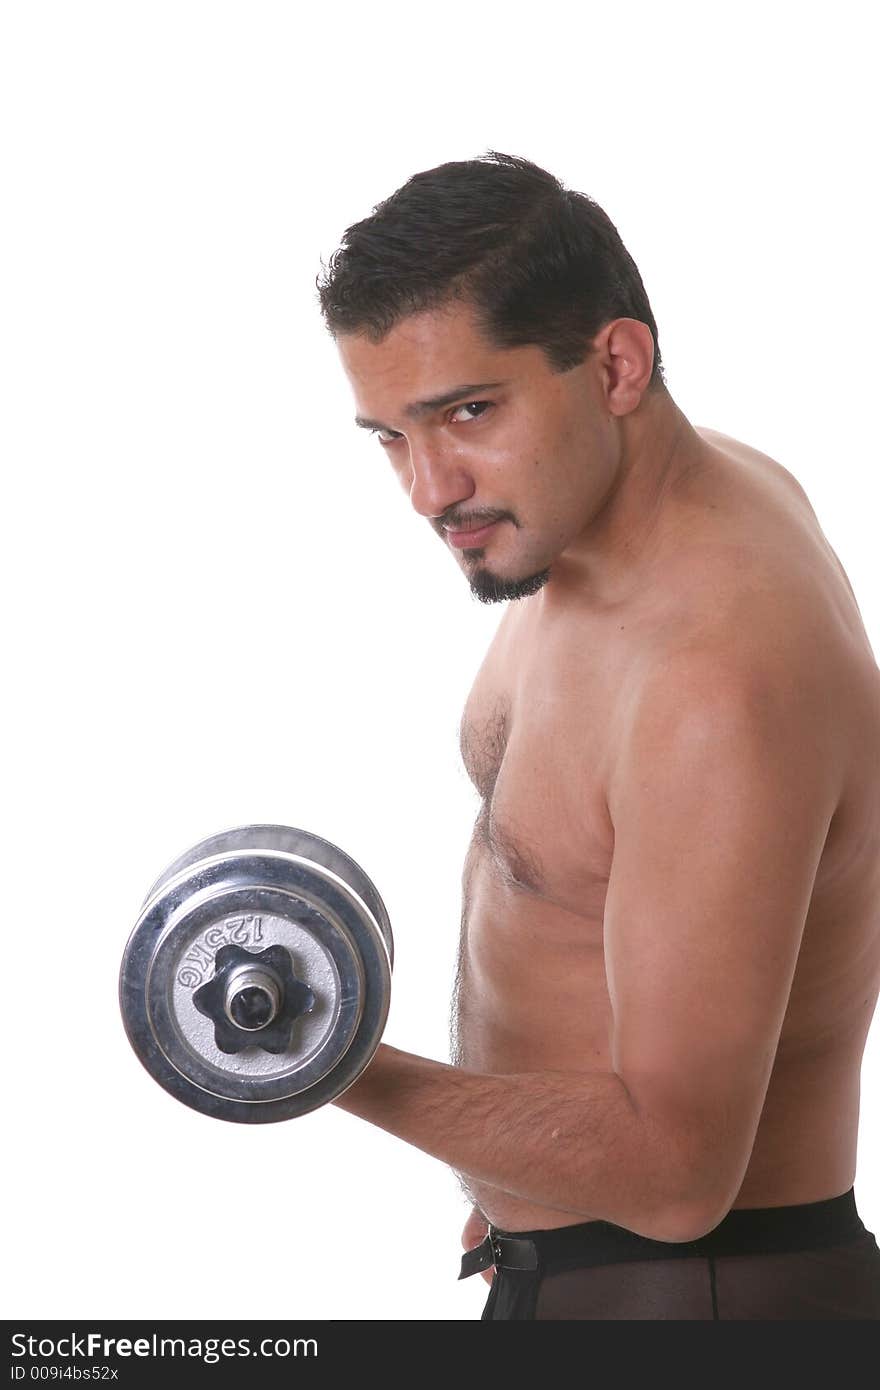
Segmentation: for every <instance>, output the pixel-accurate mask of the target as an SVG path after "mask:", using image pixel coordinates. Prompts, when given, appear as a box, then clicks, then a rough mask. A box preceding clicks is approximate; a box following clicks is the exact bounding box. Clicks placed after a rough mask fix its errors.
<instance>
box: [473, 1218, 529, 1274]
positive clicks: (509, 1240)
mask: <svg viewBox="0 0 880 1390" xmlns="http://www.w3.org/2000/svg"><path fill="white" fill-rule="evenodd" d="M490 1265H494V1266H495V1268H496V1269H537V1268H538V1252H537V1250H536V1248H535V1242H534V1241H533V1240H526V1239H523V1238H521V1237H519V1236H500V1235H498V1233H497V1232H496V1231H494V1230H493V1229H492V1227H491V1226H490V1227H489V1230H488V1232H487V1234H486V1235H485V1237H484V1238H483V1240H481V1241H480V1243H479V1245H475V1246H474V1248H473V1250H466V1251H465V1253H464V1254H463V1255H462V1258H461V1273H460V1274H459V1276H458V1277H459V1279H467V1278H469V1277H470V1275H471V1274H479V1272H480V1270H481V1269H488V1268H489V1266H490Z"/></svg>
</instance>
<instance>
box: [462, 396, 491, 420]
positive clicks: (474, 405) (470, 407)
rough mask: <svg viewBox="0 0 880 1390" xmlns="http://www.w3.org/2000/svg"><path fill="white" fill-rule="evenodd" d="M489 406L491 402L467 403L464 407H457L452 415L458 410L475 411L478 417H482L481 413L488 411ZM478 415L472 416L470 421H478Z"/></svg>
mask: <svg viewBox="0 0 880 1390" xmlns="http://www.w3.org/2000/svg"><path fill="white" fill-rule="evenodd" d="M491 404H492V402H491V401H467V402H466V403H465V404H464V405H457V406H456V407H455V410H454V411H453V412H452V413H453V415H457V414H458V412H459V411H460V410H474V409H477V410H479V412H480V415H482V413H483V411H484V410H488V409H489V407H490V405H491ZM480 415H472V416H471V417H470V418H471V419H472V420H479V418H480Z"/></svg>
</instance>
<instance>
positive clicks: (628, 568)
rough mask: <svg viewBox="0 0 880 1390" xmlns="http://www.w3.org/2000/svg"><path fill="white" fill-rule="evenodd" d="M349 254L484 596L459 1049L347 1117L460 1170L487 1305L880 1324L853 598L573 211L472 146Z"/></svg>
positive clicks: (379, 216)
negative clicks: (491, 618) (705, 412)
mask: <svg viewBox="0 0 880 1390" xmlns="http://www.w3.org/2000/svg"><path fill="white" fill-rule="evenodd" d="M573 209H574V211H573ZM554 228H559V229H561V231H560V232H559V233H558V234H557V232H556V231H554ZM346 237H347V244H346V249H345V250H344V251H342V252H340V253H337V256H336V257H335V258H334V262H333V266H332V272H331V274H330V275H329V276H328V277H327V279H326V280H325V282H324V284H323V285H322V286H321V305H322V311H323V312H324V314H325V318H326V320H327V324H328V327H329V328H330V331H331V332H332V334H333V336H334V339H335V341H336V343H337V346H338V349H339V353H340V356H341V360H342V364H343V367H344V369H345V372H346V374H347V376H348V379H349V381H350V383H351V385H352V388H353V392H354V396H355V401H356V406H357V416H358V420H357V422H358V424H360V425H362V426H364V427H366V428H368V429H371V430H373V431H374V432H376V433H378V439H379V446H380V447H382V448H383V449H384V450H385V451H386V452H387V457H388V461H389V463H390V465H391V467H392V469H393V470H394V472H395V474H396V476H397V478H398V480H399V482H400V484H401V486H402V487H403V488H404V490H405V491H406V493H407V494H408V496H409V500H410V502H411V504H412V506H413V507H414V509H415V511H416V512H417V513H418V514H419V515H420V516H421V517H423V518H424V519H425V520H426V521H427V523H428V525H429V526H430V527H431V528H432V530H433V531H434V532H435V534H436V536H437V537H438V538H439V540H440V542H441V543H442V544H444V545H445V546H446V547H447V548H448V550H449V552H450V555H451V556H452V557H454V560H455V562H456V563H457V564H458V565H459V567H460V569H461V571H462V574H463V576H464V577H465V578H466V579H467V580H468V582H469V583H470V586H471V589H472V591H473V592H474V594H475V595H477V597H479V598H481V599H483V600H485V601H496V600H507V606H506V608H505V609H504V610H503V615H502V618H501V621H500V624H499V626H498V629H497V632H496V635H495V637H494V640H493V641H492V643H491V646H490V648H489V651H488V653H487V655H486V658H485V660H484V662H483V665H482V667H481V669H480V671H479V673H478V675H477V678H476V681H475V683H474V686H473V689H472V691H471V694H470V696H469V699H468V701H467V706H466V709H465V713H464V718H463V721H462V730H461V734H462V754H463V757H464V761H465V764H466V766H467V769H468V771H469V773H470V775H471V777H472V779H473V781H474V783H475V785H476V787H477V789H478V791H479V793H480V795H481V798H482V806H481V809H480V812H479V815H478V817H477V822H476V826H475V829H474V834H473V839H472V842H471V846H470V849H469V852H468V855H467V860H466V864H465V871H464V879H463V889H464V911H463V919H462V934H461V943H460V956H459V969H458V974H457V980H456V998H455V1007H454V1010H453V1020H454V1024H455V1029H454V1035H453V1053H452V1065H445V1064H443V1063H440V1062H436V1061H432V1060H428V1059H426V1058H422V1057H418V1056H414V1055H412V1054H409V1053H406V1052H402V1051H400V1050H398V1049H396V1048H393V1047H391V1046H388V1045H384V1044H383V1045H382V1046H380V1048H379V1050H378V1052H377V1053H376V1056H375V1058H374V1059H373V1061H372V1062H371V1064H370V1066H369V1067H368V1068H367V1069H366V1071H365V1072H364V1073H363V1074H362V1076H361V1077H360V1078H359V1079H358V1081H357V1082H356V1083H355V1084H354V1085H353V1086H352V1087H350V1089H349V1090H348V1091H346V1092H345V1093H344V1094H343V1095H342V1096H341V1097H340V1098H339V1099H338V1100H337V1101H336V1104H337V1105H339V1106H341V1107H342V1108H343V1109H345V1110H348V1111H350V1112H351V1113H353V1114H356V1115H359V1116H362V1117H363V1118H365V1119H367V1120H369V1121H371V1122H372V1123H374V1124H377V1125H380V1126H381V1127H382V1128H384V1129H386V1130H388V1131H390V1132H391V1133H393V1134H396V1135H398V1136H400V1137H401V1138H402V1139H404V1140H406V1141H408V1142H409V1143H412V1144H415V1145H416V1146H418V1147H419V1148H421V1149H423V1150H424V1151H426V1152H427V1153H430V1154H433V1155H435V1156H436V1157H437V1158H439V1159H441V1160H442V1161H444V1162H446V1163H447V1164H449V1165H450V1166H451V1167H452V1168H453V1169H454V1170H455V1171H456V1172H457V1174H458V1175H459V1177H460V1179H461V1181H462V1183H463V1185H464V1186H465V1189H466V1191H467V1192H468V1194H469V1195H470V1197H471V1199H472V1201H473V1211H472V1214H471V1217H470V1219H469V1220H468V1222H467V1225H466V1227H465V1232H464V1240H463V1243H464V1245H465V1247H466V1249H467V1250H469V1251H470V1253H469V1254H466V1255H465V1257H464V1260H463V1262H462V1263H463V1269H462V1273H463V1274H465V1273H468V1272H475V1271H477V1270H482V1271H483V1272H484V1273H485V1276H486V1277H487V1278H488V1279H490V1280H491V1292H490V1294H489V1298H488V1302H487V1304H486V1308H485V1310H484V1312H483V1318H490V1319H497V1318H539V1319H542V1318H543V1319H554V1318H556V1319H558V1318H590V1319H596V1318H612V1319H613V1318H636V1319H644V1318H687V1319H693V1318H700V1319H702V1318H708V1319H728V1318H739V1319H767V1318H802V1319H829V1318H830V1319H839V1318H859V1317H860V1318H865V1317H870V1318H880V1251H878V1248H877V1244H876V1242H875V1240H874V1236H873V1233H872V1232H870V1231H867V1230H866V1229H865V1227H864V1225H863V1223H862V1221H861V1219H860V1217H859V1214H858V1212H857V1210H856V1206H855V1197H854V1191H853V1184H854V1178H855V1172H856V1140H857V1130H858V1120H859V1079H860V1067H861V1060H862V1054H863V1051H864V1046H865V1040H866V1037H867V1033H868V1029H869V1026H870V1023H871V1018H872V1015H873V1012H874V1007H875V1004H876V1000H877V996H878V990H880V671H878V667H877V664H876V662H875V659H874V655H873V652H872V649H871V646H870V643H869V640H868V637H867V635H866V632H865V629H864V626H863V624H862V621H861V617H860V613H859V610H858V606H857V604H856V600H855V598H854V595H853V593H852V590H851V588H850V586H849V583H848V580H847V578H846V575H845V574H844V572H843V569H842V567H841V565H840V563H839V561H838V560H837V558H836V556H835V554H834V552H833V550H832V549H831V546H830V545H829V544H828V542H827V540H826V539H825V536H824V535H823V532H822V530H821V528H820V526H819V524H818V522H817V519H816V516H815V514H814V512H813V510H812V508H811V506H810V503H809V501H808V499H807V497H806V495H805V493H804V491H803V489H802V488H801V487H800V485H799V484H798V483H797V481H796V480H795V478H794V477H793V476H792V474H791V473H789V472H788V471H787V470H786V469H785V468H783V467H782V466H781V465H780V464H779V463H777V462H775V461H774V460H772V459H770V458H768V457H767V456H766V455H765V454H763V453H760V452H759V451H758V450H756V449H754V448H751V447H749V446H747V445H746V444H743V443H740V442H738V441H736V440H734V439H731V438H729V437H728V436H726V435H723V434H720V433H718V432H716V431H714V430H711V429H705V428H695V427H694V426H692V425H691V424H690V423H689V421H688V420H687V419H686V417H685V416H684V414H683V412H682V411H681V410H680V409H679V407H678V406H677V405H676V403H675V402H674V400H673V399H672V397H671V395H670V394H669V391H668V389H667V387H666V384H665V379H664V376H663V372H662V365H661V361H660V358H659V345H658V342H657V333H656V325H655V323H654V320H653V316H652V314H651V311H650V307H649V305H648V302H647V298H646V296H645V294H644V288H643V286H642V282H641V279H640V277H639V275H638V271H637V270H636V269H635V266H634V264H633V262H632V260H631V258H630V257H629V256H628V253H627V252H626V250H625V248H624V247H623V245H622V243H621V242H620V239H619V237H618V236H617V233H616V231H615V229H614V228H613V226H612V224H611V223H610V222H609V221H608V219H607V217H606V216H605V214H604V213H602V211H601V209H598V208H597V207H596V205H595V204H593V203H592V202H591V201H590V200H589V199H587V198H585V197H584V195H581V194H572V193H569V192H568V191H565V190H563V188H562V186H561V185H560V184H558V182H557V181H556V180H554V179H553V178H552V176H551V175H549V174H547V173H546V171H543V170H540V169H538V168H537V167H536V166H534V165H532V164H530V163H528V161H525V160H518V159H515V158H514V157H511V156H504V155H495V154H494V153H492V155H491V158H487V157H484V158H483V159H481V160H474V161H469V162H467V163H464V162H459V163H455V164H449V165H444V166H441V167H440V168H439V169H437V170H430V171H426V172H425V173H423V174H420V175H417V176H415V177H414V178H413V179H411V180H409V182H408V183H407V184H406V185H404V187H403V188H402V189H400V190H398V192H397V193H396V194H395V195H393V197H392V198H391V199H388V200H386V202H385V203H384V204H381V205H380V206H379V208H378V209H377V210H376V212H375V214H374V216H373V217H372V218H370V219H367V220H365V221H364V222H363V223H361V224H358V225H357V226H356V227H354V228H349V230H348V232H347V233H346ZM560 247H562V248H563V251H562V252H560V250H559V248H560ZM542 258H543V259H542ZM487 267H488V269H487ZM484 272H485V273H484ZM554 276H555V277H556V278H555V279H554ZM530 277H531V278H530ZM585 305H586V306H587V307H586V308H585V307H584V306H585ZM590 313H592V314H593V320H592V321H591V320H590V318H589V314H590ZM578 330H580V333H581V339H580V340H578V337H577V334H578ZM554 334H555V337H554ZM576 341H579V342H580V346H579V348H578V351H574V350H573V344H574V343H575V342H576ZM560 361H564V362H565V365H564V368H563V369H560V366H559V363H560ZM767 1209H771V1210H767ZM490 1265H491V1266H492V1267H493V1268H492V1269H491V1270H490V1268H489V1266H490Z"/></svg>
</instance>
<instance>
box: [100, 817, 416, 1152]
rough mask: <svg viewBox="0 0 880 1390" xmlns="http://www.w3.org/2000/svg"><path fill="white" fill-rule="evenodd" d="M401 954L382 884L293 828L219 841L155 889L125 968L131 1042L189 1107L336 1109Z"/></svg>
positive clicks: (243, 832) (232, 1115) (368, 1048)
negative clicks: (329, 1106)
mask: <svg viewBox="0 0 880 1390" xmlns="http://www.w3.org/2000/svg"><path fill="white" fill-rule="evenodd" d="M393 954H394V945H393V940H392V936H391V926H390V923H389V920H388V913H387V912H386V910H385V906H384V904H383V902H382V899H381V898H380V896H379V894H378V892H377V891H376V888H375V886H374V884H373V883H372V882H371V880H370V879H369V878H368V877H367V875H366V874H365V873H364V871H363V869H361V868H360V866H359V865H358V864H356V863H355V861H354V860H353V859H351V858H350V857H349V855H347V854H345V853H344V852H343V851H342V850H341V849H339V848H338V846H336V845H333V844H331V843H330V842H329V841H328V840H323V839H321V838H320V837H319V836H317V835H312V834H310V833H308V832H307V831H305V830H296V829H294V828H292V827H291V826H284V825H246V826H241V827H240V828H238V829H235V830H228V831H225V832H223V833H222V834H219V835H212V836H211V837H209V838H208V839H206V840H202V841H200V842H199V844H197V845H195V846H193V848H192V849H190V850H187V852H186V853H185V854H183V855H181V856H180V857H179V858H178V859H176V860H175V861H174V863H173V864H170V865H169V866H168V868H166V869H165V871H164V872H163V873H162V874H161V875H160V877H159V878H158V879H157V880H156V882H155V883H154V884H153V886H152V888H151V889H150V891H149V892H148V894H147V896H146V898H145V900H144V903H143V906H142V908H141V912H140V916H139V917H138V920H137V923H136V924H135V927H134V930H133V931H132V933H131V936H130V937H129V940H128V944H127V946H126V948H125V953H124V955H123V959H122V969H121V971H120V979H119V1000H120V1006H121V1009H122V1017H123V1022H124V1024H125V1029H126V1032H127V1034H128V1038H129V1041H130V1042H131V1045H132V1047H133V1048H134V1050H135V1052H136V1053H137V1055H138V1057H139V1058H140V1060H141V1062H142V1063H143V1064H144V1066H145V1067H146V1068H147V1070H148V1071H149V1072H150V1073H151V1075H152V1076H153V1077H154V1078H155V1079H156V1081H158V1082H159V1084H160V1086H163V1087H164V1088H165V1090H166V1091H168V1092H170V1094H171V1095H173V1096H175V1097H176V1098H177V1099H178V1100H181V1101H183V1102H184V1103H185V1104H186V1105H189V1106H192V1108H193V1109H195V1110H200V1111H202V1112H203V1113H204V1114H206V1115H213V1116H215V1117H217V1118H218V1119H223V1120H234V1121H237V1122H239V1123H245V1124H265V1123H267V1122H270V1121H273V1120H287V1119H292V1118H293V1117H294V1116H296V1115H304V1114H306V1113H307V1112H308V1111H310V1110H315V1109H317V1107H318V1106H320V1105H325V1104H326V1103H327V1102H329V1101H331V1100H334V1099H335V1098H336V1097H337V1096H339V1095H341V1094H342V1092H343V1091H345V1090H347V1089H348V1087H349V1086H350V1085H352V1083H353V1082H354V1081H355V1080H356V1079H357V1077H358V1076H359V1075H360V1073H361V1072H362V1071H363V1070H364V1068H365V1067H366V1066H367V1064H368V1063H369V1061H370V1060H371V1058H372V1057H373V1054H374V1053H375V1051H376V1048H377V1047H378V1046H379V1040H380V1038H381V1036H382V1031H383V1029H384V1027H385V1023H386V1020H387V1017H388V1008H389V1004H390V999H391V970H392V966H393Z"/></svg>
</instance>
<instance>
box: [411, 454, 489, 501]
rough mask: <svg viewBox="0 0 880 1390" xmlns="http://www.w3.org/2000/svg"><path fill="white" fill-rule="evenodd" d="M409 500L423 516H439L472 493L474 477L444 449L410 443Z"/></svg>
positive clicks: (457, 459) (465, 499)
mask: <svg viewBox="0 0 880 1390" xmlns="http://www.w3.org/2000/svg"><path fill="white" fill-rule="evenodd" d="M409 462H410V488H409V500H410V502H411V503H412V505H413V507H414V508H415V510H416V511H417V512H418V513H419V514H420V515H421V516H426V517H437V516H442V515H443V513H444V512H446V511H448V510H449V508H450V507H453V506H455V504H456V503H457V502H466V501H467V499H468V498H469V497H472V496H473V493H474V480H473V478H472V477H471V475H470V472H469V470H468V469H467V468H466V467H465V466H464V464H463V463H462V461H461V459H460V458H457V457H456V456H455V455H454V454H450V453H449V451H448V450H445V449H437V448H434V449H431V448H427V447H425V446H424V445H410V455H409Z"/></svg>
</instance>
